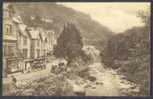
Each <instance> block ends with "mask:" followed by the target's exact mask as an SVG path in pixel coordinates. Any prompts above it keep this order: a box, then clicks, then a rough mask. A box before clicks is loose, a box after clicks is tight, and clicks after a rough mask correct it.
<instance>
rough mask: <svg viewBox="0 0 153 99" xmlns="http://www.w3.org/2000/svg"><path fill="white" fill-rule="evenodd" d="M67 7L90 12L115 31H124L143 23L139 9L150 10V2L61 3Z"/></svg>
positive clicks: (93, 17)
mask: <svg viewBox="0 0 153 99" xmlns="http://www.w3.org/2000/svg"><path fill="white" fill-rule="evenodd" d="M59 4H62V5H64V6H66V7H70V8H73V9H75V10H78V11H81V12H84V13H86V14H89V15H90V16H91V18H92V19H94V20H96V21H98V22H99V23H101V24H102V25H104V26H106V27H108V28H110V29H111V30H112V31H113V32H115V33H120V32H123V31H125V30H127V29H130V28H132V27H134V26H142V25H143V23H142V21H141V19H140V18H138V17H137V12H138V11H149V10H150V3H149V2H147V3H144V2H143V3H142V2H141V3H137V2H135V3H90V2H88V3H85V2H81V3H79V2H78V3H76V2H75V3H70V2H67V3H59Z"/></svg>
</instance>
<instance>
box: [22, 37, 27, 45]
mask: <svg viewBox="0 0 153 99" xmlns="http://www.w3.org/2000/svg"><path fill="white" fill-rule="evenodd" d="M23 45H27V37H23Z"/></svg>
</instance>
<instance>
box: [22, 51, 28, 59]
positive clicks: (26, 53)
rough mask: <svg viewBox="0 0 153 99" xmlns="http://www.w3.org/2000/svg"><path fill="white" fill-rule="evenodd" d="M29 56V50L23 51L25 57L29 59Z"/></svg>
mask: <svg viewBox="0 0 153 99" xmlns="http://www.w3.org/2000/svg"><path fill="white" fill-rule="evenodd" d="M27 56H28V49H23V57H24V58H27Z"/></svg>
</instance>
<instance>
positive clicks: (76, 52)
mask: <svg viewBox="0 0 153 99" xmlns="http://www.w3.org/2000/svg"><path fill="white" fill-rule="evenodd" d="M82 47H83V43H82V38H81V36H80V31H79V30H78V29H77V28H76V26H75V25H74V24H72V23H68V24H66V25H64V29H63V31H62V33H61V34H60V36H59V38H58V39H57V45H56V46H55V47H54V55H55V56H56V57H57V58H66V59H68V61H70V60H72V59H75V58H76V57H79V56H81V55H82V53H83V51H82Z"/></svg>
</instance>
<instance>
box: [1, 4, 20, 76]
mask: <svg viewBox="0 0 153 99" xmlns="http://www.w3.org/2000/svg"><path fill="white" fill-rule="evenodd" d="M13 14H14V11H13V8H12V7H11V6H10V5H9V4H8V5H5V6H4V11H3V15H4V16H5V17H3V73H4V75H5V76H6V74H8V73H13V72H17V71H20V70H21V68H20V63H21V61H22V59H21V58H20V57H19V56H20V52H19V51H18V50H17V31H18V30H17V26H16V25H15V24H14V22H13V20H12V17H13Z"/></svg>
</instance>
